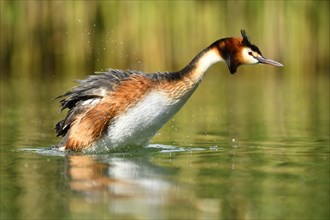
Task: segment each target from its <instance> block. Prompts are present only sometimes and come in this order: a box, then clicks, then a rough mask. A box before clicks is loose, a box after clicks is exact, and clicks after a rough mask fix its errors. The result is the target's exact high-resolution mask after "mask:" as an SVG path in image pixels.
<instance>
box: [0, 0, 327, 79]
mask: <svg viewBox="0 0 330 220" xmlns="http://www.w3.org/2000/svg"><path fill="white" fill-rule="evenodd" d="M0 6H1V20H0V30H1V46H0V52H1V76H4V77H23V76H27V77H40V78H43V77H46V76H51V77H54V76H66V77H68V76H72V77H80V76H81V75H87V74H90V73H92V72H93V71H95V70H101V69H105V68H110V67H112V68H122V69H140V70H143V71H146V72H153V71H164V70H169V71H170V70H177V69H179V68H181V67H183V65H185V64H187V63H188V62H189V61H190V59H191V58H192V57H193V56H194V55H195V54H196V53H197V52H199V51H200V50H201V49H202V48H204V47H206V46H207V45H208V44H210V43H212V42H213V41H214V40H217V39H219V38H222V37H227V36H238V35H239V30H240V29H241V28H244V29H246V30H247V32H248V34H250V35H251V38H252V41H253V42H255V43H256V44H257V45H260V48H261V50H262V51H264V53H265V55H266V56H269V57H272V58H274V59H277V60H279V61H281V62H283V63H284V64H285V66H286V68H287V70H289V71H290V73H291V74H290V76H289V77H293V78H298V77H301V74H303V75H308V74H311V75H318V74H328V69H329V2H328V1H1V3H0Z"/></svg>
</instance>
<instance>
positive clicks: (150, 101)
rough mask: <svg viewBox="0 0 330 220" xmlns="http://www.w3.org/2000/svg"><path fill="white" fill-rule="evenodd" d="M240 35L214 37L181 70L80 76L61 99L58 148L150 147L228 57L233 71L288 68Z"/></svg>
mask: <svg viewBox="0 0 330 220" xmlns="http://www.w3.org/2000/svg"><path fill="white" fill-rule="evenodd" d="M241 34H242V37H238V38H235V37H229V38H223V39H220V40H217V41H215V42H214V43H212V44H211V45H210V46H208V47H207V48H205V49H204V50H202V51H201V52H200V53H199V54H198V55H197V56H196V57H195V58H194V59H193V60H192V61H191V62H190V63H189V64H188V65H187V66H186V67H184V68H183V69H182V70H180V71H178V72H158V73H149V74H145V73H142V72H139V71H135V70H127V71H124V70H117V69H108V70H107V71H106V72H97V74H96V75H90V76H88V77H87V78H86V79H83V80H80V81H79V84H78V85H77V86H75V87H74V88H73V89H71V90H70V91H68V92H67V93H65V94H64V95H61V96H58V97H57V98H64V99H62V100H61V101H60V102H61V107H62V108H61V110H63V109H66V108H68V109H69V111H68V114H67V116H66V117H65V119H64V120H61V121H60V122H58V123H57V124H56V126H55V130H56V133H57V136H63V139H62V141H61V142H60V144H59V146H58V148H59V149H60V150H75V151H77V150H78V151H79V150H82V151H106V150H109V149H112V148H114V147H119V146H131V145H138V146H143V145H146V144H147V143H148V142H149V140H150V139H151V138H152V137H153V136H154V135H155V133H156V132H157V131H158V130H159V129H160V128H161V127H162V126H163V125H164V124H165V123H166V122H167V121H168V120H169V119H170V118H171V117H172V116H173V115H174V114H175V113H176V112H177V111H178V110H179V109H180V108H181V107H182V106H183V104H184V103H185V102H186V101H187V99H188V98H189V97H190V96H191V95H192V93H193V92H194V91H195V89H196V88H197V86H198V84H199V83H200V81H201V79H202V77H203V75H204V73H205V72H206V70H207V69H208V68H209V67H210V66H211V65H212V64H214V63H216V62H220V61H224V62H226V63H227V65H228V68H229V71H230V72H231V73H232V74H234V73H235V72H236V69H237V67H238V66H240V65H242V64H258V63H263V64H271V65H274V66H283V65H282V64H281V63H278V62H276V61H273V60H270V59H267V58H265V57H263V56H262V54H261V52H260V50H259V49H258V47H257V46H255V45H253V44H251V43H250V41H249V39H248V37H247V35H246V33H245V31H244V30H241Z"/></svg>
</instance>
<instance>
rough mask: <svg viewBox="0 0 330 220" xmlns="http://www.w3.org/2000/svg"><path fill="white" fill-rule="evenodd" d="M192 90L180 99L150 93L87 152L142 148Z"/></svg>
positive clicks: (123, 114) (115, 121)
mask: <svg viewBox="0 0 330 220" xmlns="http://www.w3.org/2000/svg"><path fill="white" fill-rule="evenodd" d="M192 92H193V91H191V92H190V93H189V94H187V95H186V96H185V97H184V98H182V99H180V100H170V99H169V97H168V96H167V94H166V93H164V92H161V91H152V92H150V93H149V94H147V95H146V96H145V97H144V98H143V99H142V100H141V101H139V102H138V103H137V104H136V105H135V106H134V107H131V108H129V109H127V110H126V111H125V112H124V113H122V114H121V115H119V116H118V117H117V118H115V119H114V121H113V122H112V123H111V125H110V126H109V127H108V130H107V133H106V135H104V137H103V138H102V139H100V140H99V141H98V142H97V143H96V144H93V146H92V147H90V148H88V151H106V150H109V149H111V148H114V147H118V146H131V145H135V146H142V145H146V144H147V143H148V142H149V140H150V139H151V138H152V137H153V136H154V135H155V134H156V132H157V131H158V130H159V129H160V128H161V127H162V126H163V125H164V124H165V123H166V122H167V121H168V120H169V119H170V118H171V117H172V116H173V115H174V114H175V113H176V112H177V111H178V110H179V109H180V108H181V107H182V105H183V104H184V103H185V102H186V100H187V99H188V98H189V97H190V95H191V94H192Z"/></svg>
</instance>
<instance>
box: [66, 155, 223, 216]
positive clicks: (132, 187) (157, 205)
mask: <svg viewBox="0 0 330 220" xmlns="http://www.w3.org/2000/svg"><path fill="white" fill-rule="evenodd" d="M67 159H68V166H67V169H68V170H67V175H68V177H69V178H68V179H69V187H70V190H71V191H73V192H77V193H78V194H77V195H78V197H77V196H76V195H75V196H73V197H72V200H71V201H70V209H71V210H70V211H71V212H73V213H83V212H84V211H86V212H88V213H90V210H88V211H87V210H84V209H82V208H81V207H87V206H86V204H85V203H88V205H89V206H90V207H89V208H91V207H94V205H96V206H98V208H99V207H106V209H107V211H105V210H102V212H103V213H108V214H110V215H114V216H117V217H119V216H132V217H133V216H135V217H137V216H139V217H142V218H143V219H146V218H148V219H153V218H156V219H163V218H165V217H168V215H171V213H170V208H171V207H175V206H176V205H178V206H180V207H182V209H184V208H186V207H191V209H192V210H195V211H194V212H197V213H198V214H199V215H201V216H208V217H212V218H216V217H217V214H218V201H217V200H212V199H207V200H201V201H200V203H199V202H198V201H199V200H196V198H194V197H195V195H194V193H193V192H191V191H186V192H184V191H185V190H187V188H185V189H183V188H182V187H180V186H178V185H175V184H174V183H172V182H171V181H169V180H168V179H166V178H165V177H166V176H168V177H171V176H173V175H174V174H175V170H174V169H167V168H164V167H158V166H155V165H153V164H151V163H150V162H149V159H148V158H143V157H142V158H129V157H113V156H111V155H98V156H89V155H72V156H69V157H68V158H67ZM81 197H83V198H84V199H81ZM192 201H194V202H192ZM101 204H103V206H102V205H101ZM173 214H174V213H173ZM177 214H180V212H177V211H176V214H175V215H177ZM190 215H191V214H189V213H185V214H184V216H186V217H187V216H190Z"/></svg>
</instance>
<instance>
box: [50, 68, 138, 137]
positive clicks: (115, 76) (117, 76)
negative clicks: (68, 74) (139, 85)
mask: <svg viewBox="0 0 330 220" xmlns="http://www.w3.org/2000/svg"><path fill="white" fill-rule="evenodd" d="M132 74H141V72H136V71H134V72H133V71H122V70H116V69H109V70H108V71H107V72H96V74H95V75H90V76H88V77H87V78H86V79H83V80H78V81H77V82H78V85H77V86H75V87H74V88H73V89H71V90H70V91H68V92H66V93H65V94H63V95H60V96H58V97H56V98H55V99H59V98H63V99H62V100H61V101H60V103H61V111H63V110H64V109H66V108H67V109H69V111H68V114H67V116H66V117H65V119H63V120H61V121H60V122H58V123H57V124H56V125H55V131H56V133H57V136H65V134H66V133H67V132H68V130H69V128H70V125H71V123H72V122H73V121H74V119H75V117H76V116H77V115H78V114H80V113H81V112H83V111H85V110H86V108H90V107H91V106H92V105H93V103H96V102H97V101H98V99H102V98H103V97H104V96H105V95H106V94H107V93H108V92H109V91H113V90H114V89H115V86H116V85H118V84H119V83H120V82H121V81H123V80H125V79H127V78H129V77H130V76H131V75H132ZM89 100H90V103H87V102H88V101H89ZM93 101H95V102H93Z"/></svg>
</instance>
